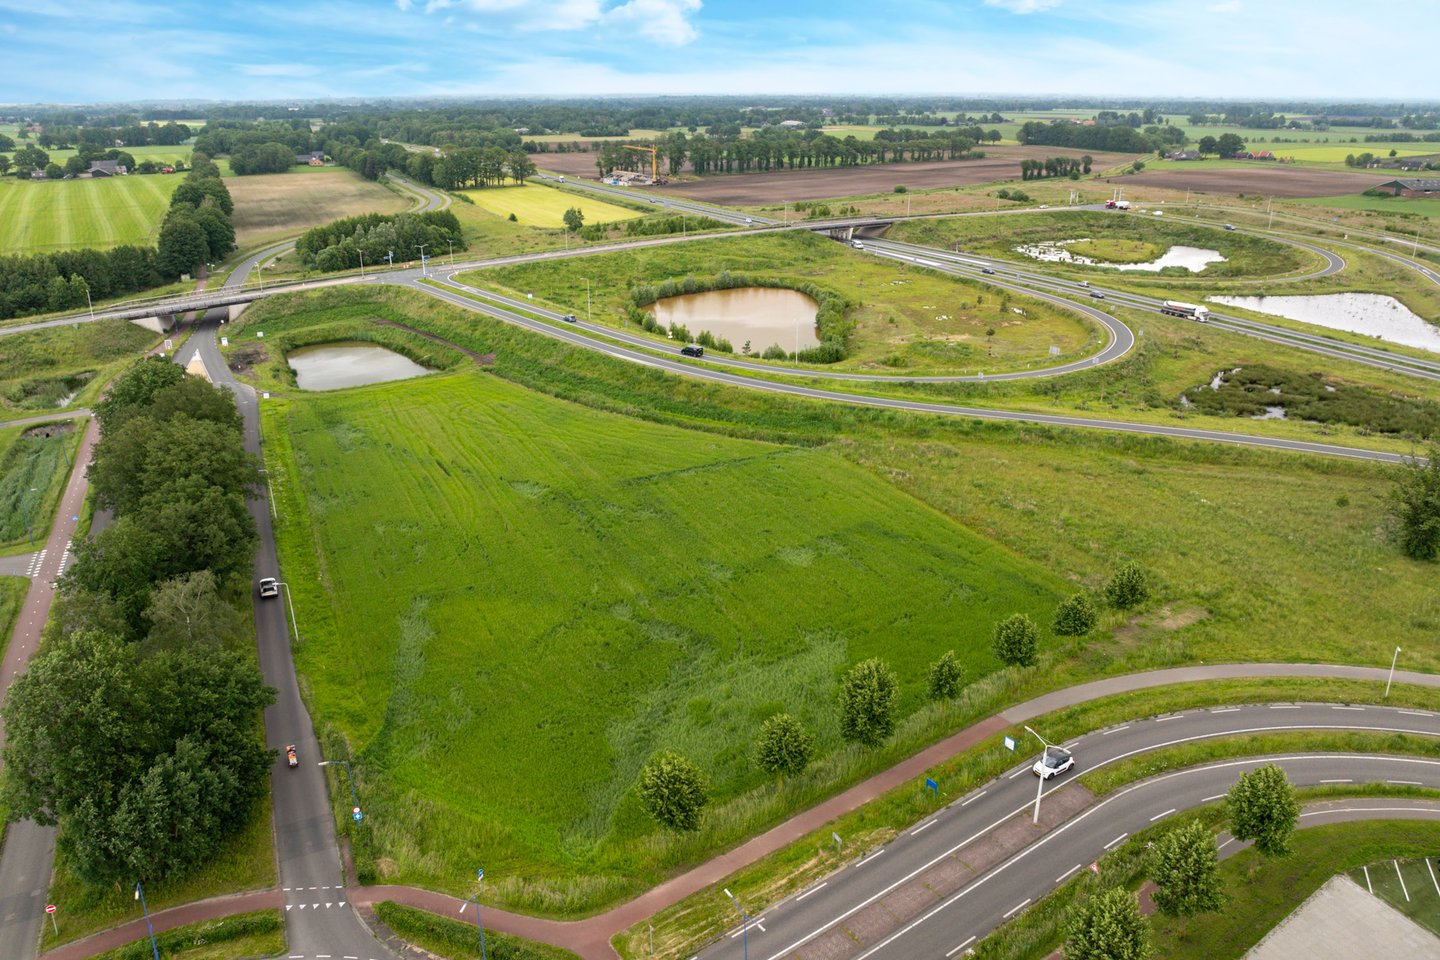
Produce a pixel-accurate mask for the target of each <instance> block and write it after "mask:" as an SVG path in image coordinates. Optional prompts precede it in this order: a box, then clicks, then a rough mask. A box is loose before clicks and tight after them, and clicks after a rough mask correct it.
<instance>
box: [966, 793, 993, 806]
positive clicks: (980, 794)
mask: <svg viewBox="0 0 1440 960" xmlns="http://www.w3.org/2000/svg"><path fill="white" fill-rule="evenodd" d="M989 792H990V791H989V790H981V791H980V792H979V793H977V794H975V796H973V797H971V798H970V799H969V800H961V801H960V806H962V807H963V806H966V805H968V804H972V803H974V802H975V801H976V800H979V799H980V798H981V797H983V796H985V794H987V793H989Z"/></svg>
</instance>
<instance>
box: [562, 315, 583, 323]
mask: <svg viewBox="0 0 1440 960" xmlns="http://www.w3.org/2000/svg"><path fill="white" fill-rule="evenodd" d="M560 319H561V320H564V321H565V322H566V323H579V322H580V318H579V317H577V316H575V314H573V313H567V314H565V316H563V317H561V318H560Z"/></svg>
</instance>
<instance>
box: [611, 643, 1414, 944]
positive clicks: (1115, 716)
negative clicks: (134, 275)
mask: <svg viewBox="0 0 1440 960" xmlns="http://www.w3.org/2000/svg"><path fill="white" fill-rule="evenodd" d="M1036 672H1037V674H1039V676H1032V677H1030V678H1029V684H1023V683H1016V684H1015V685H1014V686H1012V687H1010V688H1008V689H1004V690H999V689H997V690H996V691H995V693H994V695H993V698H992V702H984V701H981V700H980V699H978V698H976V699H971V695H972V692H973V690H974V688H971V689H969V690H967V691H966V698H962V700H961V701H959V702H958V704H957V705H956V707H955V716H956V720H957V721H958V722H957V723H956V726H963V725H964V724H966V723H969V722H972V721H973V720H976V719H979V718H980V717H981V716H985V715H988V714H989V713H991V712H993V710H995V709H998V708H999V707H1000V706H1001V705H1002V704H1004V703H1013V702H1016V701H1017V700H1023V699H1024V698H1025V696H1026V695H1028V694H1029V692H1030V691H1029V690H1028V689H1026V688H1027V686H1030V687H1031V688H1032V689H1033V687H1035V686H1039V685H1040V684H1041V683H1043V680H1044V677H1045V675H1046V674H1048V673H1050V672H1051V671H1050V670H1049V669H1048V665H1047V664H1044V663H1042V664H1041V666H1040V667H1039V668H1037V671H1036ZM997 686H998V685H997ZM1397 698H1398V699H1397ZM1297 701H1308V702H1322V703H1323V702H1336V703H1366V704H1369V703H1375V704H1378V703H1380V702H1381V701H1382V690H1381V688H1380V687H1379V686H1377V685H1376V684H1373V683H1360V682H1358V681H1350V680H1316V679H1310V678H1288V679H1269V680H1225V681H1215V682H1212V683H1204V684H1187V685H1181V686H1174V687H1157V688H1153V689H1150V690H1140V691H1136V692H1134V693H1127V694H1122V695H1119V696H1114V697H1106V698H1104V699H1101V700H1094V701H1090V702H1088V703H1083V704H1078V705H1076V706H1073V707H1067V708H1065V709H1063V710H1058V711H1055V712H1053V713H1050V714H1046V715H1044V716H1041V717H1037V718H1035V719H1034V720H1032V721H1029V722H1030V725H1031V726H1039V727H1042V728H1043V729H1048V730H1063V731H1065V732H1066V734H1067V736H1068V737H1076V736H1080V735H1082V734H1086V733H1090V732H1092V731H1095V730H1103V729H1105V728H1106V727H1108V726H1112V725H1114V724H1116V723H1120V722H1123V721H1129V720H1134V719H1136V718H1141V717H1147V716H1153V715H1157V714H1163V713H1170V712H1173V711H1177V710H1187V709H1193V708H1196V707H1202V706H1212V705H1221V704H1244V703H1267V702H1297ZM1384 702H1387V703H1390V702H1393V703H1394V704H1396V705H1401V704H1403V705H1405V706H1412V707H1416V708H1419V709H1436V708H1437V707H1440V689H1435V688H1431V687H1416V686H1410V685H1406V686H1405V687H1404V688H1403V690H1402V688H1401V687H1399V686H1396V687H1393V688H1392V689H1391V692H1390V699H1389V700H1386V701H1384ZM1006 735H1009V736H1012V737H1021V736H1023V735H1024V729H1023V727H1021V726H1019V725H1016V726H1013V727H1011V728H1010V729H1008V730H1006V731H1002V732H1000V733H997V734H996V736H995V737H993V738H991V739H990V740H987V741H986V742H984V743H982V744H980V745H977V746H976V747H973V748H971V749H970V750H967V751H965V752H964V753H961V754H958V755H956V756H954V757H952V758H950V759H949V760H946V761H945V762H943V763H940V764H937V765H936V766H934V767H932V768H931V769H930V770H928V771H926V773H925V775H924V776H923V777H920V778H917V779H916V781H915V782H914V783H912V784H907V785H904V786H901V787H897V788H895V789H894V790H891V791H889V792H888V793H886V794H884V795H883V796H881V797H878V798H876V799H875V800H873V801H871V802H870V803H868V804H866V805H865V806H864V807H862V808H860V809H858V810H855V811H853V812H851V813H848V814H845V815H844V816H841V817H838V818H836V819H835V820H833V821H831V822H830V823H827V824H825V825H824V826H822V827H820V828H819V829H817V830H815V831H813V832H812V833H810V834H809V835H807V836H805V837H802V838H800V839H799V840H796V841H795V842H794V843H791V844H789V845H788V846H786V847H785V848H783V849H781V850H779V851H776V852H775V853H773V854H771V855H769V856H767V857H765V858H763V859H761V860H759V861H757V862H755V863H753V864H751V865H750V866H747V867H743V868H741V869H740V870H737V871H735V872H734V873H732V874H730V875H729V876H728V877H726V878H724V879H723V881H721V882H718V883H716V884H714V885H713V886H711V887H709V888H707V889H705V890H703V891H701V892H699V893H697V894H694V895H693V896H690V897H687V898H686V899H684V900H682V901H680V902H678V903H676V904H674V905H672V906H669V907H666V908H665V909H663V910H661V911H659V912H658V913H657V914H655V916H653V917H651V918H649V920H648V921H646V922H642V923H638V924H636V925H635V926H633V927H631V928H630V929H629V930H627V931H625V932H623V933H621V934H619V935H617V936H616V937H615V938H614V940H613V941H612V943H613V945H614V946H615V948H616V950H617V951H618V952H619V953H620V955H621V956H622V957H625V958H627V960H641V958H644V957H647V956H648V949H649V947H648V944H649V941H648V934H649V930H648V926H647V924H649V923H653V924H654V926H655V955H656V956H657V957H660V958H667V960H674V958H683V957H688V956H690V955H691V954H693V953H694V952H695V951H696V950H697V949H698V948H700V947H701V946H703V945H704V944H705V943H708V942H709V941H710V940H712V939H714V938H715V937H717V936H719V935H720V934H721V933H723V931H725V930H727V929H729V927H730V926H731V925H732V919H733V916H732V915H733V912H734V906H733V904H731V903H730V901H729V899H728V898H727V897H726V896H725V895H724V893H723V891H722V888H723V887H727V886H728V887H732V888H736V889H742V888H743V889H744V890H746V891H747V896H750V897H751V898H752V899H754V900H756V901H757V902H765V903H775V902H777V901H779V900H782V899H784V898H785V897H788V896H791V895H793V894H795V893H798V892H800V891H802V890H804V889H805V888H806V887H808V886H809V885H811V884H812V883H815V882H817V881H818V880H820V879H821V878H823V877H825V876H827V875H829V874H830V873H832V872H834V871H835V870H836V869H838V868H840V867H841V866H843V865H844V864H845V863H847V862H849V861H850V860H853V859H854V858H855V857H857V856H860V855H862V854H863V852H864V851H866V850H870V849H874V848H877V847H879V846H881V845H883V844H884V843H886V842H888V841H889V840H890V839H891V838H893V837H894V836H896V835H897V834H898V833H899V832H900V831H902V830H904V829H906V828H907V827H909V826H910V825H911V824H914V823H916V822H918V821H919V820H922V819H923V818H925V817H926V816H929V815H930V814H931V813H933V812H935V811H936V810H937V809H939V808H940V807H942V806H944V805H945V804H948V803H950V802H951V801H953V800H954V799H955V798H956V797H960V796H964V795H965V794H966V793H968V792H969V791H970V790H973V789H975V788H976V787H978V786H980V785H982V784H984V783H986V782H988V781H989V780H991V779H994V778H995V777H996V776H998V775H1000V774H1001V773H1003V772H1004V771H1006V770H1008V769H1010V768H1011V767H1013V766H1014V765H1015V755H1014V754H1013V753H1011V752H1010V751H1008V750H1006V749H1004V747H1003V746H1002V745H1001V738H1002V737H1004V736H1006ZM1277 736H1278V735H1277ZM1230 739H1232V740H1233V739H1235V738H1230ZM1386 739H1388V738H1384V737H1376V738H1375V742H1376V743H1383V741H1384V740H1386ZM1416 739H1417V741H1419V743H1418V746H1419V750H1418V751H1409V750H1407V751H1396V752H1421V753H1432V752H1434V750H1435V742H1434V741H1433V740H1429V739H1424V740H1420V739H1419V738H1416ZM1206 743H1209V741H1206ZM1201 746H1204V744H1202V745H1201ZM1223 750H1224V747H1223V746H1222V747H1221V748H1220V752H1217V753H1216V754H1215V755H1216V756H1221V755H1230V754H1226V753H1224V752H1223ZM1242 752H1247V753H1248V752H1250V751H1248V750H1246V751H1242ZM1175 765H1176V766H1179V765H1181V764H1178V763H1177V764H1175ZM1116 766H1121V764H1116ZM1166 769H1168V767H1166ZM1131 772H1132V778H1131V779H1139V778H1140V776H1147V775H1149V772H1144V773H1142V772H1141V771H1139V770H1132V771H1131ZM927 777H928V778H929V779H933V780H935V781H936V782H937V783H938V784H939V785H940V796H938V797H932V795H931V794H930V792H929V791H928V790H926V789H925V788H924V785H923V784H924V780H925V778H927ZM832 831H833V832H836V833H839V834H840V835H841V836H843V837H845V838H846V850H845V852H844V853H843V854H839V855H837V854H836V853H835V849H834V844H833V842H832V840H831V836H830V835H831V832H832ZM1032 910H1033V908H1032ZM1029 912H1030V911H1027V913H1029Z"/></svg>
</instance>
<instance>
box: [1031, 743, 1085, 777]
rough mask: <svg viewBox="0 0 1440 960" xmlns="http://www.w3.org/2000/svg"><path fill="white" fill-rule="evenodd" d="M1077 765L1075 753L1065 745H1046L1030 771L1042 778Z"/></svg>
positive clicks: (1055, 774)
mask: <svg viewBox="0 0 1440 960" xmlns="http://www.w3.org/2000/svg"><path fill="white" fill-rule="evenodd" d="M1073 766H1075V755H1074V754H1072V753H1071V752H1070V751H1069V750H1066V749H1065V748H1064V747H1046V748H1045V752H1044V753H1043V754H1041V756H1040V759H1039V760H1036V761H1035V766H1033V767H1031V768H1030V771H1031V772H1032V773H1034V774H1035V776H1037V777H1039V778H1040V779H1042V780H1049V779H1050V778H1051V777H1053V776H1057V775H1058V774H1062V773H1064V772H1065V771H1066V770H1069V769H1070V768H1071V767H1073Z"/></svg>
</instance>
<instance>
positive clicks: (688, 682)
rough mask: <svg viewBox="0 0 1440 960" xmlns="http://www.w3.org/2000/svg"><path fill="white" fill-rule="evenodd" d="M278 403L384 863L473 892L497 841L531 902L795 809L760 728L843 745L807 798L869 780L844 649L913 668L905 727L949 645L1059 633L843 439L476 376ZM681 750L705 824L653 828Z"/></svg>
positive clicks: (615, 881)
mask: <svg viewBox="0 0 1440 960" xmlns="http://www.w3.org/2000/svg"><path fill="white" fill-rule="evenodd" d="M266 409H267V414H268V417H269V422H268V423H267V430H266V433H267V435H269V436H271V437H282V438H284V439H282V440H279V441H278V443H275V444H272V446H271V448H270V450H269V452H268V454H267V462H268V464H269V467H270V470H271V472H272V476H273V477H274V479H275V487H276V493H277V495H278V496H279V497H280V504H281V517H280V528H279V529H280V532H281V544H282V556H283V558H284V563H285V567H286V569H287V571H288V573H287V575H288V577H289V579H290V580H291V581H292V582H293V583H297V584H303V586H297V596H296V606H297V612H298V613H299V617H300V623H301V631H302V635H303V638H304V640H303V643H302V644H301V645H300V647H299V649H298V651H297V662H298V666H299V669H300V671H301V672H302V673H303V674H304V675H305V676H306V678H307V679H306V682H307V684H308V685H309V689H310V690H311V691H312V703H313V704H314V707H315V710H316V713H317V717H318V719H319V720H320V721H321V723H322V724H323V725H325V726H327V727H331V728H334V729H336V730H338V731H339V732H340V734H341V735H343V737H344V738H345V740H346V741H347V742H348V745H349V749H350V751H351V756H352V758H353V759H354V760H355V761H356V768H355V769H356V773H357V776H358V777H359V784H360V792H361V793H362V794H363V795H364V796H365V797H366V807H367V811H368V816H367V820H366V825H367V826H366V828H365V829H366V830H368V831H373V840H371V841H370V842H372V843H373V844H374V848H373V849H374V856H375V860H374V868H375V869H376V870H377V871H378V872H379V873H380V875H381V876H382V877H395V878H398V879H401V880H403V881H407V882H421V883H426V884H433V885H439V886H441V887H445V888H453V887H454V886H455V884H456V883H457V882H458V878H460V877H463V876H464V875H465V872H466V870H467V869H468V864H469V863H470V862H471V860H473V859H474V857H476V856H479V855H480V854H481V852H482V851H483V854H484V857H485V859H486V865H487V869H489V868H490V867H491V865H492V864H493V865H494V871H495V875H496V876H497V877H498V878H501V879H499V880H498V883H497V887H496V890H497V893H496V895H497V896H499V897H501V898H502V899H504V900H506V901H507V902H512V903H518V904H528V905H529V906H531V907H532V908H541V909H549V910H564V909H580V908H583V907H584V906H586V905H593V904H597V903H600V902H605V901H608V900H612V899H614V898H616V897H620V896H624V895H627V894H629V893H633V892H635V891H637V890H639V889H642V888H643V887H644V886H646V885H648V884H649V883H652V882H654V881H656V880H657V879H659V877H660V876H661V875H662V873H663V871H664V870H665V869H666V868H668V867H670V866H673V865H675V864H677V863H679V862H684V861H686V860H688V859H689V858H691V857H693V856H695V855H697V854H700V853H702V852H704V851H709V850H714V849H716V848H717V847H718V846H722V845H727V844H729V843H731V842H733V841H734V840H737V839H739V838H740V837H742V836H744V835H746V834H748V833H749V832H750V831H751V830H753V829H754V828H755V826H756V825H758V824H759V823H763V822H765V821H767V820H769V819H771V818H774V817H775V816H777V815H778V814H780V813H781V812H782V811H783V810H785V809H787V808H788V806H789V804H790V803H791V802H794V800H795V797H794V796H791V797H788V798H782V797H781V796H779V795H777V791H775V790H774V789H773V786H772V785H770V784H769V783H768V781H767V780H766V778H764V777H763V776H760V775H759V774H757V772H756V770H755V769H754V767H753V766H752V764H751V761H750V760H749V751H750V742H751V739H752V738H753V736H754V734H755V731H756V728H757V725H758V724H759V722H760V721H761V720H762V719H763V718H764V717H766V716H768V715H769V714H770V713H773V712H775V711H778V710H789V711H792V712H795V713H796V714H797V715H799V716H801V717H803V718H804V721H805V722H806V723H807V724H808V725H810V726H811V727H812V728H814V729H815V730H816V731H817V732H818V734H819V736H820V742H821V744H822V751H823V753H824V754H825V755H826V757H827V759H825V760H823V761H822V762H821V763H820V764H818V765H817V767H816V768H815V772H814V773H812V774H807V776H806V777H804V778H799V779H798V780H797V781H796V782H795V783H793V784H792V785H791V788H790V789H791V790H798V791H800V793H802V794H803V793H810V794H811V795H814V794H815V793H816V792H817V791H823V790H826V789H828V786H827V784H828V783H831V782H833V781H834V780H836V779H843V778H845V777H847V776H848V775H849V774H850V772H851V771H852V770H853V768H854V766H855V761H856V757H855V756H854V752H853V751H852V750H847V749H841V747H840V744H839V740H838V734H837V728H836V723H837V720H836V716H835V711H834V708H833V706H832V705H831V704H832V702H833V701H832V697H833V695H834V693H833V691H834V682H835V679H836V677H837V675H838V673H839V672H840V671H842V670H843V669H844V668H845V667H846V666H847V665H848V664H850V663H853V662H855V661H857V660H860V659H863V658H865V657H867V656H882V657H884V658H886V659H887V660H889V661H890V662H891V663H892V664H893V665H894V667H895V669H896V670H897V672H898V673H899V675H900V677H901V680H902V684H903V687H904V695H903V697H902V703H901V712H902V714H909V713H911V712H913V711H914V710H915V709H916V708H918V707H919V706H920V703H921V697H920V678H921V677H922V675H923V672H924V670H925V668H926V666H927V665H928V663H929V662H931V661H932V660H934V659H935V658H936V657H937V656H938V655H939V653H940V652H941V651H943V650H944V649H947V648H950V647H952V646H953V647H954V648H956V650H957V652H958V653H959V655H960V657H961V659H962V661H963V662H964V664H965V667H966V671H967V675H968V676H969V677H979V676H981V675H983V674H985V673H988V672H989V671H991V670H993V669H994V667H995V664H994V661H993V660H992V659H991V654H990V651H989V634H990V630H991V626H992V624H993V622H994V621H995V620H996V619H998V618H1000V617H1002V616H1005V615H1007V614H1008V613H1009V612H1011V611H1013V610H1026V611H1029V612H1031V613H1033V614H1035V615H1036V616H1037V617H1038V618H1039V619H1041V620H1042V622H1043V621H1046V620H1048V617H1049V610H1050V609H1051V608H1052V607H1053V604H1054V602H1055V601H1056V599H1057V598H1058V595H1059V593H1058V591H1059V589H1060V586H1061V584H1060V581H1059V580H1058V579H1056V578H1055V577H1054V576H1053V575H1052V574H1050V573H1049V572H1047V571H1045V570H1043V569H1041V568H1038V567H1035V566H1033V565H1031V564H1029V563H1025V562H1017V561H1016V560H1015V559H1014V558H1013V557H1012V556H1010V555H1009V553H1008V551H1006V550H1004V549H1002V548H999V547H997V546H995V545H993V544H990V543H987V542H985V541H982V540H980V539H977V538H975V537H974V536H972V535H971V534H970V533H969V532H968V531H966V530H965V529H963V528H961V527H959V526H957V525H955V524H953V523H952V522H950V521H948V520H946V519H945V518H944V517H943V516H942V515H940V514H938V513H936V512H934V511H933V510H930V509H928V508H924V507H920V506H918V505H917V504H916V503H914V502H913V501H911V500H910V499H909V498H907V497H905V496H904V495H901V494H898V493H897V492H896V490H895V489H894V488H892V487H891V486H890V485H888V484H887V483H885V482H883V481H881V480H880V479H878V478H877V477H875V476H874V475H872V474H871V473H869V472H868V471H865V470H860V469H857V468H856V467H855V466H853V465H852V464H850V463H848V462H847V461H846V460H845V459H844V458H843V457H842V456H840V454H839V453H838V452H837V451H834V450H829V449H808V448H793V447H783V446H776V445H772V444H764V443H757V442H753V441H742V440H733V439H727V438H723V437H719V436H716V435H713V434H707V433H694V432H690V431H685V430H679V429H675V428H669V427H661V426H656V425H653V424H646V423H643V422H639V421H635V420H632V419H629V418H626V417H619V416H613V415H609V414H601V413H597V412H594V411H589V410H586V409H584V408H581V407H578V406H573V405H571V404H567V403H563V402H559V401H555V400H552V399H549V398H547V397H544V396H541V395H538V394H534V393H531V392H529V391H527V390H524V389H522V388H519V387H517V386H514V385H512V384H508V383H505V382H503V381H499V380H497V379H496V378H494V377H493V376H489V375H487V374H483V373H478V372H475V373H471V372H462V373H458V374H450V375H440V376H436V377H433V378H427V379H425V380H419V381H411V382H408V383H406V384H403V385H395V386H387V387H378V388H370V389H365V390H359V391H351V392H347V393H344V394H337V395H334V396H323V397H322V396H315V397H303V398H302V397H299V396H291V397H289V398H287V399H283V400H282V399H278V398H277V399H276V400H274V401H272V402H270V403H268V404H267V405H266ZM367 504H368V505H373V506H370V507H361V506H359V505H367ZM380 504H384V507H383V508H381V507H380V506H379V505H380ZM307 518H308V522H307ZM312 524H313V526H312ZM312 538H313V539H312ZM322 584H323V588H322V586H321V585H322ZM665 747H669V748H675V749H679V750H681V751H682V752H684V753H686V754H688V755H690V756H691V757H693V758H694V759H695V760H696V761H697V762H698V763H699V764H700V765H701V766H702V768H703V769H704V770H705V771H706V773H707V775H708V776H709V778H710V779H711V782H712V784H713V789H714V793H715V797H716V806H717V810H716V811H715V812H714V813H713V814H712V815H711V818H710V819H709V820H708V821H707V825H706V827H705V828H704V829H703V830H702V831H701V832H700V833H699V834H698V835H697V836H694V837H676V836H673V835H670V834H667V833H663V832H658V831H656V830H655V828H654V827H653V826H652V824H651V823H650V822H649V821H648V819H647V818H646V817H645V815H644V814H643V812H641V810H640V809H639V807H638V804H637V802H636V800H635V797H634V795H633V793H632V791H631V787H632V785H633V783H634V780H635V777H636V775H637V772H638V770H639V767H640V765H641V764H643V762H644V761H645V759H646V758H647V757H649V756H650V755H651V753H652V752H654V751H655V750H657V749H660V748H665ZM520 758H525V759H524V760H523V762H521V760H520ZM477 783H484V784H485V787H484V789H483V790H477V789H475V785H476V784H477ZM521 877H523V878H524V879H520V878H521Z"/></svg>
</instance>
